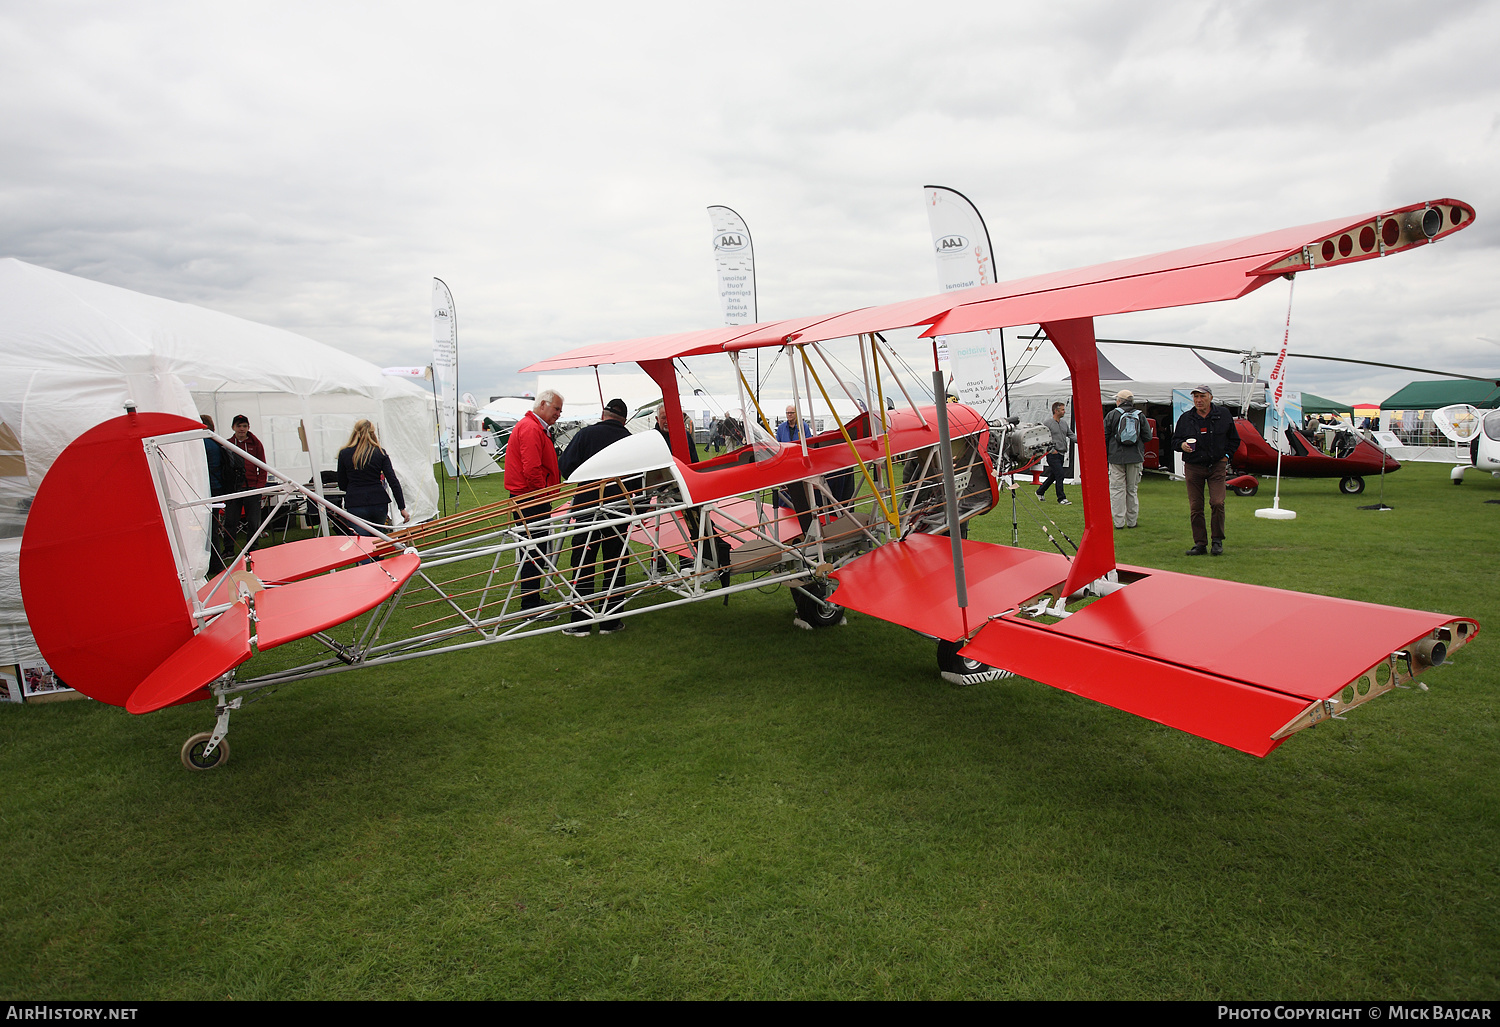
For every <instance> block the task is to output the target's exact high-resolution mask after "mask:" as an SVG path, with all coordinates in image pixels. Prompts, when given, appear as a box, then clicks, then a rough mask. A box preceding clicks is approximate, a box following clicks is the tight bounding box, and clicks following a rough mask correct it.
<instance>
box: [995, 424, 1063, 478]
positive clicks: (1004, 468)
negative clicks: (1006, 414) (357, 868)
mask: <svg viewBox="0 0 1500 1027" xmlns="http://www.w3.org/2000/svg"><path fill="white" fill-rule="evenodd" d="M1051 444H1052V431H1051V429H1049V428H1048V427H1047V426H1046V425H1045V424H1035V423H1030V424H1021V423H1020V419H1019V418H1011V419H1010V420H1009V421H1001V422H999V423H992V424H991V425H990V461H991V462H992V463H993V464H994V465H995V473H996V474H1008V473H1010V472H1011V471H1013V470H1015V469H1016V468H1017V467H1023V466H1025V465H1026V464H1028V463H1030V462H1031V461H1032V460H1035V459H1036V458H1037V457H1039V456H1041V455H1042V454H1043V453H1045V452H1047V447H1048V446H1050V445H1051Z"/></svg>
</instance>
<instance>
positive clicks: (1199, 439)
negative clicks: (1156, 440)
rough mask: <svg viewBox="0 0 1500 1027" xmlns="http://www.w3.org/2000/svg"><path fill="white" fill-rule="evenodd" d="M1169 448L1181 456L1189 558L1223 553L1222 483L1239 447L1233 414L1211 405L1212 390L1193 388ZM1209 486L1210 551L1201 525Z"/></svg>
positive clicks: (1206, 529) (1204, 529)
mask: <svg viewBox="0 0 1500 1027" xmlns="http://www.w3.org/2000/svg"><path fill="white" fill-rule="evenodd" d="M1172 445H1173V446H1174V447H1176V448H1177V449H1178V450H1179V451H1180V452H1181V453H1182V473H1183V477H1184V478H1186V479H1187V494H1188V520H1189V521H1190V522H1191V523H1192V526H1193V548H1191V549H1189V550H1188V551H1187V555H1188V556H1204V555H1206V554H1208V553H1209V552H1212V553H1213V555H1214V556H1222V555H1223V553H1224V480H1225V479H1226V478H1227V477H1228V476H1229V458H1230V457H1232V456H1234V451H1235V450H1237V449H1239V448H1240V433H1239V432H1237V431H1235V429H1234V415H1232V414H1231V413H1230V412H1229V411H1228V410H1227V409H1225V408H1224V407H1221V406H1215V405H1214V391H1213V389H1211V388H1209V387H1208V386H1207V385H1199V386H1197V387H1196V388H1194V389H1193V406H1192V409H1191V410H1187V411H1184V412H1183V415H1182V416H1181V417H1179V418H1178V419H1177V430H1176V431H1174V432H1173V433H1172ZM1204 485H1207V486H1208V506H1209V509H1210V511H1211V512H1212V529H1213V532H1212V539H1213V549H1212V550H1210V549H1209V537H1210V536H1209V530H1208V526H1206V525H1205V524H1204V522H1203V487H1204Z"/></svg>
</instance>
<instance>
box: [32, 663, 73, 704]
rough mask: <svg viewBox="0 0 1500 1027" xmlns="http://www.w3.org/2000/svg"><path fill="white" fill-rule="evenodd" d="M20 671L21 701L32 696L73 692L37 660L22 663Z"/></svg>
mask: <svg viewBox="0 0 1500 1027" xmlns="http://www.w3.org/2000/svg"><path fill="white" fill-rule="evenodd" d="M20 670H21V697H22V701H25V700H26V699H30V698H32V697H33V696H39V695H51V694H53V693H54V692H71V691H73V690H72V689H71V688H69V687H68V686H67V685H65V684H63V682H62V680H61V679H60V678H58V676H57V675H56V674H54V673H52V668H51V667H49V666H47V665H46V664H45V663H42V662H41V661H40V660H38V661H37V662H36V663H23V664H21V665H20Z"/></svg>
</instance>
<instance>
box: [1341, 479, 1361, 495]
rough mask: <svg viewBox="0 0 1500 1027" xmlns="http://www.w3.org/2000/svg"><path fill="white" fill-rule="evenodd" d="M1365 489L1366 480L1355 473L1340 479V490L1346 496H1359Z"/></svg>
mask: <svg viewBox="0 0 1500 1027" xmlns="http://www.w3.org/2000/svg"><path fill="white" fill-rule="evenodd" d="M1364 490H1365V480H1364V479H1363V478H1360V477H1357V476H1355V475H1352V474H1351V475H1350V476H1349V477H1347V478H1340V479H1339V491H1340V492H1342V493H1343V494H1344V495H1346V496H1357V495H1359V494H1360V493H1361V492H1363V491H1364Z"/></svg>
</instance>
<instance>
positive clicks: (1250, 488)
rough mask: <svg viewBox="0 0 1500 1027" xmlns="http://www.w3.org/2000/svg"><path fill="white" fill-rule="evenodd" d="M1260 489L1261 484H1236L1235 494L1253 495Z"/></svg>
mask: <svg viewBox="0 0 1500 1027" xmlns="http://www.w3.org/2000/svg"><path fill="white" fill-rule="evenodd" d="M1259 491H1260V485H1259V484H1255V485H1236V486H1235V487H1234V494H1235V495H1237V496H1253V495H1255V494H1256V493H1257V492H1259Z"/></svg>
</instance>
